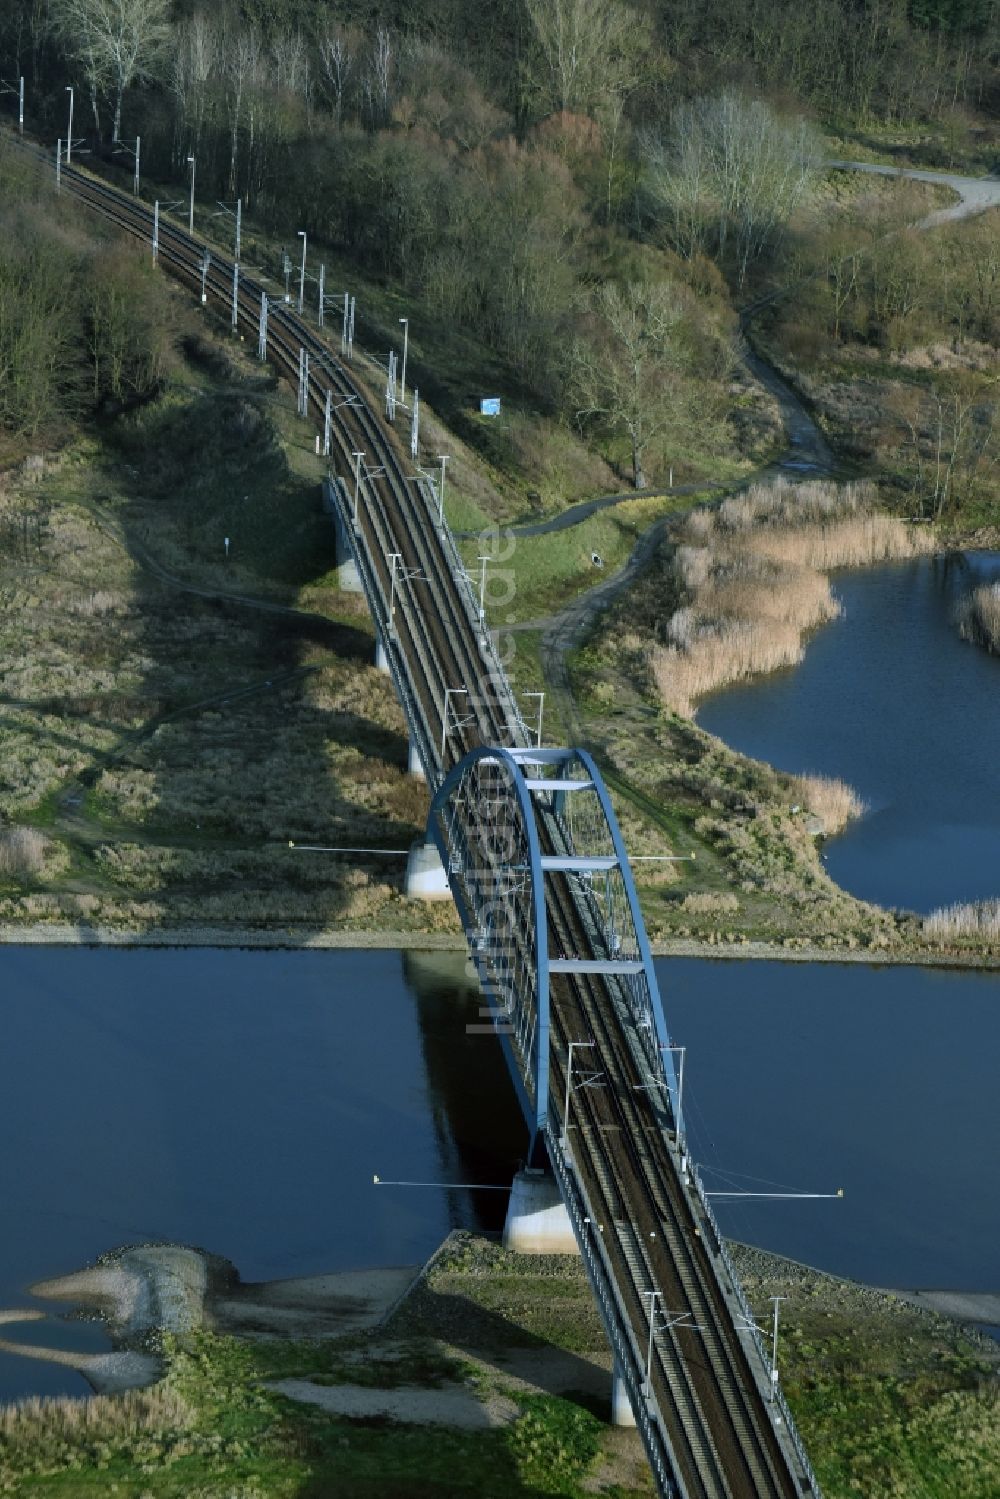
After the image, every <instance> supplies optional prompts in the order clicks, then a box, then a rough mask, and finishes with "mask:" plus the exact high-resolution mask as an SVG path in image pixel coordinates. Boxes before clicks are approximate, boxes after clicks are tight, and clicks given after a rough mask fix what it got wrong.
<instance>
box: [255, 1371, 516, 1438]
mask: <svg viewBox="0 0 1000 1499" xmlns="http://www.w3.org/2000/svg"><path fill="white" fill-rule="evenodd" d="M267 1388H268V1389H269V1390H274V1391H276V1393H277V1394H279V1395H286V1396H287V1397H288V1399H289V1400H299V1401H302V1402H303V1403H304V1404H306V1405H318V1406H319V1407H320V1409H321V1410H324V1411H327V1412H329V1414H330V1415H333V1416H352V1417H354V1418H356V1419H357V1418H360V1419H365V1418H367V1419H369V1420H370V1419H371V1418H372V1417H373V1416H381V1417H384V1418H387V1419H388V1420H390V1421H403V1422H406V1423H407V1424H408V1425H411V1426H460V1427H462V1428H463V1429H464V1430H466V1431H489V1430H490V1428H491V1427H496V1426H506V1425H508V1424H509V1423H510V1422H511V1421H514V1420H516V1419H517V1415H518V1409H517V1406H516V1405H515V1404H514V1402H513V1400H508V1399H506V1397H505V1396H502V1395H493V1396H491V1397H490V1399H489V1400H488V1401H487V1402H486V1403H485V1404H484V1403H482V1402H481V1401H480V1400H479V1397H478V1396H477V1394H476V1392H475V1390H474V1389H462V1388H461V1386H455V1385H452V1386H450V1387H448V1388H446V1389H441V1390H426V1389H423V1388H418V1387H416V1386H412V1385H401V1386H399V1388H398V1389H395V1390H373V1389H369V1388H368V1387H367V1386H362V1385H342V1384H338V1385H317V1384H313V1383H312V1381H311V1380H308V1379H279V1380H277V1381H276V1382H274V1383H273V1384H269V1385H267Z"/></svg>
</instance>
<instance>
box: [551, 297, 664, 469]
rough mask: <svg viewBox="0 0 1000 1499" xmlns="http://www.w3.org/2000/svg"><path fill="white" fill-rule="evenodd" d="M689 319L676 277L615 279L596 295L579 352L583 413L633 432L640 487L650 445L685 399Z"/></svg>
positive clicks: (582, 417) (577, 385)
mask: <svg viewBox="0 0 1000 1499" xmlns="http://www.w3.org/2000/svg"><path fill="white" fill-rule="evenodd" d="M683 321H684V306H683V303H682V301H681V299H680V296H679V295H678V293H677V290H676V288H675V287H673V286H672V285H670V284H669V283H659V284H654V283H651V282H648V281H633V282H629V283H628V284H627V285H625V286H619V285H617V284H615V283H613V282H608V283H606V284H605V285H603V286H601V287H599V288H598V290H597V292H596V293H595V295H594V298H593V302H592V308H591V327H590V330H589V332H590V336H589V337H588V338H586V339H581V340H579V341H578V343H577V345H576V348H575V351H574V360H573V373H572V380H571V383H572V388H573V390H574V393H575V396H576V399H577V402H578V409H577V419H578V421H581V422H587V421H589V420H594V419H596V420H597V421H598V423H599V424H601V425H604V426H605V427H606V428H607V429H609V430H610V431H612V432H618V433H621V434H623V435H625V436H627V438H628V440H629V444H630V446H631V452H632V475H633V482H634V484H635V487H636V489H645V487H646V483H647V480H646V472H645V468H644V458H645V454H646V451H647V449H648V448H649V446H650V444H651V443H652V442H653V441H654V440H655V439H656V438H657V437H659V436H661V435H662V434H663V433H664V432H666V431H667V430H668V428H669V427H670V426H671V425H672V423H673V422H674V421H675V420H677V417H678V415H679V411H680V407H681V405H682V404H683V402H684V389H683V384H684V382H683V381H682V380H681V378H680V372H681V368H682V366H683V364H684V355H683V351H682V349H681V347H680V345H679V342H678V338H677V335H678V332H679V330H680V327H681V325H682V323H683Z"/></svg>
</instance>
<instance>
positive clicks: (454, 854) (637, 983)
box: [428, 746, 683, 1161]
mask: <svg viewBox="0 0 1000 1499" xmlns="http://www.w3.org/2000/svg"><path fill="white" fill-rule="evenodd" d="M428 831H429V833H430V836H431V837H432V838H433V840H434V843H435V844H436V845H437V848H438V850H439V852H440V854H441V858H442V861H443V862H444V865H445V868H446V870H447V871H448V878H449V881H450V883H451V889H452V894H453V896H454V899H455V904H456V906H457V908H458V912H459V916H460V917H461V920H462V925H463V926H464V928H465V933H466V937H467V938H468V942H469V949H470V952H471V955H472V959H473V962H474V963H475V965H476V969H477V972H478V974H479V979H480V983H481V985H482V989H483V994H484V996H485V1000H486V1008H485V1009H484V1011H483V1019H484V1024H483V1030H484V1031H486V1030H488V1031H493V1032H495V1033H496V1034H497V1035H498V1036H499V1038H500V1041H501V1043H502V1046H503V1050H504V1056H505V1058H506V1060H507V1065H508V1067H509V1069H510V1072H511V1076H512V1078H513V1080H514V1086H515V1088H516V1090H517V1095H518V1098H519V1100H520V1103H521V1108H522V1110H523V1112H524V1116H525V1119H526V1121H527V1124H528V1129H529V1131H530V1134H531V1149H530V1152H529V1160H531V1161H534V1160H535V1158H536V1157H537V1155H538V1153H539V1151H540V1150H541V1149H542V1141H543V1138H544V1133H545V1129H546V1126H547V1125H549V1124H550V1098H549V1075H550V1054H549V1047H550V989H551V982H552V979H553V978H554V977H556V976H558V975H560V974H565V975H569V974H574V973H577V974H592V975H595V976H599V977H600V978H601V979H603V981H604V982H605V983H606V984H608V985H609V986H612V987H613V988H614V989H615V990H616V991H617V995H618V998H619V1000H620V1001H621V1006H622V1008H623V1010H624V1013H626V1014H627V1015H628V1017H629V1018H630V1021H631V1025H632V1027H633V1031H634V1039H635V1042H636V1044H637V1046H638V1047H639V1049H640V1051H641V1054H642V1056H643V1057H644V1061H645V1065H646V1067H647V1069H648V1074H649V1085H650V1087H651V1088H656V1089H657V1090H658V1091H659V1092H660V1094H661V1096H662V1101H663V1103H664V1105H665V1109H666V1113H667V1118H668V1121H669V1125H670V1127H671V1128H672V1129H673V1130H674V1131H675V1135H676V1138H677V1140H678V1141H680V1139H681V1137H682V1133H683V1120H682V1118H681V1112H680V1107H681V1099H680V1096H679V1090H678V1084H677V1076H676V1072H675V1068H674V1065H673V1056H672V1051H671V1047H670V1037H669V1033H668V1031H667V1024H666V1019H665V1017H664V1013H663V1004H662V1001H661V998H660V992H659V987H658V985H657V981H656V974H655V971H654V968H653V959H652V954H651V952H650V947H649V939H648V938H647V935H646V928H645V924H644V922H643V919H642V912H641V911H640V909H639V900H638V896H637V894H636V889H635V882H634V880H633V877H632V871H631V868H630V866H629V861H628V855H627V854H626V851H625V846H624V843H623V841H622V836H621V830H620V828H619V826H618V820H617V818H616V817H615V813H614V808H613V807H612V805H611V798H610V796H609V794H608V789H607V787H606V786H605V784H604V781H603V779H602V777H601V773H600V771H599V770H598V768H597V765H596V764H595V762H594V760H593V757H592V756H591V755H590V754H588V753H587V751H586V750H582V749H530V750H529V749H501V748H489V747H486V746H481V747H480V748H478V749H474V750H472V751H471V752H470V753H469V754H467V755H466V756H465V758H464V759H463V760H461V761H460V762H459V764H458V765H457V766H455V768H454V769H453V770H452V771H451V773H450V774H449V775H448V776H447V777H446V779H445V780H444V781H443V782H442V784H441V786H440V788H439V790H438V792H437V794H436V795H435V797H434V800H433V803H432V805H431V810H430V815H429V819H428ZM543 848H544V849H546V850H555V851H549V852H543ZM556 874H558V875H560V876H562V877H564V878H565V879H566V880H567V882H568V883H569V885H570V887H571V889H572V891H573V893H574V895H576V896H577V897H578V903H579V908H580V909H581V910H582V911H583V912H584V914H585V921H586V925H587V928H588V936H589V938H590V951H589V953H588V954H587V955H586V956H584V955H583V954H579V953H572V952H564V951H562V950H560V949H559V948H558V946H557V944H556V941H555V938H554V933H553V930H552V923H551V922H550V921H549V918H548V913H547V907H546V881H547V880H548V878H549V877H551V876H552V875H556Z"/></svg>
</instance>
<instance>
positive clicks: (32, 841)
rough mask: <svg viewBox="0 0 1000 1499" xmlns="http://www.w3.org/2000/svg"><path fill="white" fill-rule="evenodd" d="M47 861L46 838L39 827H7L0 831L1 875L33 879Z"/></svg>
mask: <svg viewBox="0 0 1000 1499" xmlns="http://www.w3.org/2000/svg"><path fill="white" fill-rule="evenodd" d="M44 863H45V838H44V836H43V835H42V834H41V833H40V832H39V831H38V830H37V828H7V829H5V830H4V832H2V833H0V877H4V876H6V878H7V879H18V880H23V879H31V878H33V877H34V876H35V875H37V874H41V872H42V866H43V864H44Z"/></svg>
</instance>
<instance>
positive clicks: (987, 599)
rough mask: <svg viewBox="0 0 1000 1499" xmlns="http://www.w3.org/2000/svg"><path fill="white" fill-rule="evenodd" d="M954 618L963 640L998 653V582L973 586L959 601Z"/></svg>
mask: <svg viewBox="0 0 1000 1499" xmlns="http://www.w3.org/2000/svg"><path fill="white" fill-rule="evenodd" d="M955 619H956V622H957V624H958V631H959V634H960V635H961V636H962V639H963V640H971V641H972V642H973V644H974V645H984V646H985V647H986V649H987V650H988V651H995V652H996V653H997V654H998V655H1000V582H997V583H983V584H982V585H981V586H980V587H979V588H974V589H973V590H972V592H971V593H970V594H967V595H966V596H965V598H964V599H962V600H961V601H960V603H959V605H958V607H957V609H956V610H955Z"/></svg>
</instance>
